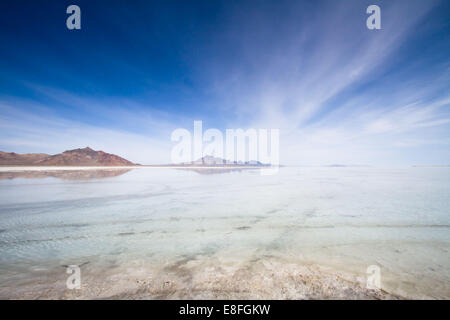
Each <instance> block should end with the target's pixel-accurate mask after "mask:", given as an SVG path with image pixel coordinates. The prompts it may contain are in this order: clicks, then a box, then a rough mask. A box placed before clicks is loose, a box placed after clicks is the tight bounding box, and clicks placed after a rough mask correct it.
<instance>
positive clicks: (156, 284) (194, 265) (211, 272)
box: [0, 257, 408, 300]
mask: <svg viewBox="0 0 450 320" xmlns="http://www.w3.org/2000/svg"><path fill="white" fill-rule="evenodd" d="M94 270H95V266H92V265H91V266H89V264H88V265H86V266H85V267H83V276H82V282H81V288H80V289H78V290H69V289H67V288H66V287H65V286H66V283H65V278H66V275H65V272H63V271H65V270H64V269H63V268H61V270H58V275H59V276H58V277H56V280H55V275H54V274H52V273H48V274H47V275H45V276H44V275H41V276H40V277H38V279H37V280H31V281H30V280H28V281H25V283H26V285H23V286H19V287H17V286H16V287H12V286H11V287H10V288H8V287H7V286H6V287H3V288H2V289H1V291H0V298H1V299H14V300H16V299H17V300H20V299H44V300H46V299H50V300H53V299H63V300H64V299H79V300H84V299H102V300H108V299H120V300H167V299H169V300H170V299H196V300H209V299H212V300H216V299H227V300H228V299H243V300H248V299H255V300H261V299H275V300H280V299H294V300H309V299H319V300H327V299H363V300H399V299H408V298H405V297H401V296H399V295H395V294H392V293H389V292H387V291H385V290H384V289H383V288H381V289H375V290H373V289H367V288H366V287H365V281H364V280H363V279H361V278H360V277H357V276H356V275H353V274H350V273H346V272H343V271H340V270H337V269H334V268H330V267H325V266H320V265H314V264H307V263H298V262H293V261H283V259H281V260H280V259H277V258H263V259H257V260H256V261H246V262H244V261H234V262H231V261H227V258H226V257H200V258H199V257H196V258H192V259H187V258H185V259H181V260H179V261H172V263H167V264H165V265H160V266H154V265H153V266H152V265H151V264H150V265H149V264H148V263H145V262H143V261H139V260H137V261H131V262H130V263H129V264H126V265H120V266H116V267H112V268H110V269H104V270H101V271H100V270H97V271H94Z"/></svg>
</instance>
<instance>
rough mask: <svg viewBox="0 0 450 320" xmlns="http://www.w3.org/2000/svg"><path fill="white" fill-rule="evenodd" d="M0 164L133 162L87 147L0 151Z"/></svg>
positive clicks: (81, 164)
mask: <svg viewBox="0 0 450 320" xmlns="http://www.w3.org/2000/svg"><path fill="white" fill-rule="evenodd" d="M0 165H3V166H133V165H135V164H134V163H133V162H131V161H128V160H126V159H124V158H121V157H119V156H116V155H114V154H111V153H106V152H103V151H95V150H92V149H91V148H89V147H86V148H83V149H74V150H67V151H64V152H63V153H59V154H55V155H49V154H45V153H26V154H18V153H14V152H2V151H0Z"/></svg>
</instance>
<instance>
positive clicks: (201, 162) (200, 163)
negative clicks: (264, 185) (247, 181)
mask: <svg viewBox="0 0 450 320" xmlns="http://www.w3.org/2000/svg"><path fill="white" fill-rule="evenodd" d="M171 166H183V167H235V166H238V167H268V166H270V164H264V163H261V162H260V161H257V160H251V161H231V160H225V159H222V158H216V157H213V156H204V157H202V158H200V159H198V160H195V161H191V162H184V163H180V164H172V165H171Z"/></svg>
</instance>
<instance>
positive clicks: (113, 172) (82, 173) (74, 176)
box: [0, 169, 132, 180]
mask: <svg viewBox="0 0 450 320" xmlns="http://www.w3.org/2000/svg"><path fill="white" fill-rule="evenodd" d="M131 170H132V169H98V170H42V171H41V170H39V171H37V170H33V171H7V172H0V180H9V179H16V178H25V179H42V178H49V177H52V178H58V179H64V180H88V179H103V178H112V177H118V176H121V175H123V174H125V173H127V172H128V171H131Z"/></svg>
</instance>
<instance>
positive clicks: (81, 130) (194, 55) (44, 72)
mask: <svg viewBox="0 0 450 320" xmlns="http://www.w3.org/2000/svg"><path fill="white" fill-rule="evenodd" d="M70 4H77V5H79V6H80V8H81V14H82V19H81V24H82V29H81V30H76V31H75V30H68V29H67V28H66V25H65V21H66V18H67V16H68V15H67V14H66V13H65V11H66V8H67V6H69V5H70ZM371 4H377V5H379V6H380V8H381V26H382V29H381V30H368V29H367V28H366V19H367V17H368V15H367V14H366V8H367V7H368V6H369V5H371ZM0 39H1V42H2V48H1V50H0V150H3V151H15V152H47V153H59V152H62V151H64V150H67V149H72V148H78V147H85V146H90V147H92V148H94V149H101V150H104V151H107V152H112V153H116V154H119V155H122V156H124V157H126V158H129V159H130V160H132V161H136V162H140V163H149V164H151V163H167V162H169V161H170V150H171V148H172V147H173V143H172V142H171V141H170V134H171V132H172V131H173V130H174V129H176V128H186V129H188V130H191V131H192V130H193V121H194V120H202V121H203V126H204V128H205V129H206V128H218V129H220V130H225V129H226V128H230V129H236V128H243V129H246V128H278V129H280V161H281V163H285V164H299V165H308V164H312V165H315V164H330V163H346V164H371V165H390V164H394V165H410V164H424V165H426V164H450V148H449V146H450V90H449V89H450V55H449V54H450V3H449V2H448V1H445V0H444V1H437V0H436V1H433V0H430V1H429V0H427V1H414V0H412V1H411V0H408V1H407V0H405V1H400V0H390V1H375V0H371V1H365V0H360V1H351V0H339V1H128V2H127V1H22V0H14V1H13V0H5V1H1V2H0Z"/></svg>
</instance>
